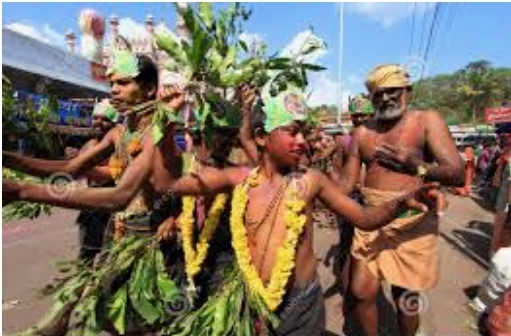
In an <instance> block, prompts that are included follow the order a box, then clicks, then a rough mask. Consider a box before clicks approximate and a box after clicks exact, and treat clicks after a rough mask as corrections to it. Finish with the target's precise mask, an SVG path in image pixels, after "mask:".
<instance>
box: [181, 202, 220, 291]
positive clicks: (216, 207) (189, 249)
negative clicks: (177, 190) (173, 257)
mask: <svg viewBox="0 0 511 336" xmlns="http://www.w3.org/2000/svg"><path fill="white" fill-rule="evenodd" d="M227 197H228V196H227V194H219V195H217V196H216V197H215V200H214V201H213V204H212V205H211V208H210V209H209V211H208V217H207V218H206V219H205V221H204V226H203V228H202V230H201V233H200V235H199V238H198V242H197V245H196V246H195V247H194V246H193V243H192V241H193V231H194V230H193V229H194V227H195V217H194V215H193V213H194V209H195V197H188V196H187V197H183V212H182V213H181V215H180V216H179V218H178V223H179V225H180V227H181V236H182V239H183V250H184V255H185V271H186V275H187V276H188V282H189V283H190V284H193V278H194V276H195V275H196V274H197V273H198V272H199V271H200V268H201V265H202V263H203V262H204V260H205V259H206V256H207V254H208V249H209V241H210V240H211V237H213V234H214V233H215V231H216V228H217V227H218V223H219V222H220V217H221V216H222V213H223V211H224V208H225V203H227Z"/></svg>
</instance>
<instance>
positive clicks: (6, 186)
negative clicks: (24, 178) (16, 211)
mask: <svg viewBox="0 0 511 336" xmlns="http://www.w3.org/2000/svg"><path fill="white" fill-rule="evenodd" d="M21 189H22V185H21V183H19V182H16V181H12V180H6V179H2V207H4V206H6V205H8V204H10V203H13V202H16V201H20V200H21V199H20V191H21Z"/></svg>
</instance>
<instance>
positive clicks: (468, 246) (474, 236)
mask: <svg viewBox="0 0 511 336" xmlns="http://www.w3.org/2000/svg"><path fill="white" fill-rule="evenodd" d="M492 230H493V224H492V223H490V222H483V221H477V220H472V221H470V222H468V224H467V225H466V226H465V227H464V228H462V229H455V230H452V231H451V232H450V233H445V232H440V236H441V237H442V238H443V239H445V240H446V241H447V242H448V243H449V244H451V245H452V246H453V247H454V248H456V249H457V250H458V251H460V252H462V253H463V254H465V255H466V256H467V257H469V258H470V259H472V260H473V261H474V262H476V263H477V264H478V265H479V266H481V267H483V268H485V269H488V267H489V262H488V260H489V250H490V240H491V235H492Z"/></svg>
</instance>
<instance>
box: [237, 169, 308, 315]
mask: <svg viewBox="0 0 511 336" xmlns="http://www.w3.org/2000/svg"><path fill="white" fill-rule="evenodd" d="M257 183H258V172H257V170H255V171H254V172H252V174H251V175H250V176H249V178H248V179H247V181H246V182H245V183H243V184H241V185H239V186H237V187H236V188H235V189H234V193H233V198H232V210H231V232H232V245H233V248H234V251H235V253H236V258H237V261H238V266H239V268H240V270H241V272H242V273H243V275H244V279H245V281H246V282H247V284H248V287H249V288H250V291H251V292H255V293H256V294H258V295H259V296H261V297H262V298H263V300H264V301H265V302H266V304H267V305H268V308H269V309H270V310H275V309H277V307H278V306H279V305H280V303H281V302H282V298H283V296H284V294H285V291H286V286H287V283H288V281H289V277H290V276H291V274H292V272H293V269H294V267H295V255H296V246H297V245H298V238H299V237H300V235H301V234H302V232H303V229H304V226H305V223H306V221H307V218H306V216H305V214H303V210H304V209H305V202H304V201H303V200H300V199H299V196H298V190H297V188H296V186H295V184H294V183H292V184H291V188H292V189H291V195H290V196H291V197H290V198H288V199H286V200H285V201H284V204H285V210H284V219H285V223H286V229H287V232H286V239H285V241H284V243H283V245H282V246H281V247H280V248H279V250H278V251H277V256H276V263H275V266H274V267H273V270H272V273H271V277H270V281H269V282H268V285H267V286H265V285H264V284H263V281H262V280H261V277H260V276H259V274H258V272H257V270H256V268H255V266H254V264H253V263H252V257H251V255H250V251H249V248H248V239H247V231H246V229H245V220H244V215H245V211H246V207H247V203H248V190H249V189H250V188H251V187H253V186H256V185H257Z"/></svg>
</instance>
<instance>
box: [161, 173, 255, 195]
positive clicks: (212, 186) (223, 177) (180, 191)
mask: <svg viewBox="0 0 511 336" xmlns="http://www.w3.org/2000/svg"><path fill="white" fill-rule="evenodd" d="M249 173H250V170H249V169H247V168H239V167H238V168H226V169H216V168H211V167H206V168H203V169H202V170H201V171H200V172H199V173H192V174H190V175H187V176H183V177H181V178H179V179H177V180H175V181H174V182H170V183H166V184H160V185H158V187H157V191H158V192H159V193H160V194H173V195H176V196H184V195H206V194H218V193H221V192H226V191H229V190H231V189H232V188H234V187H235V186H236V185H237V184H239V183H241V182H243V180H244V179H245V178H246V177H247V176H248V174H249Z"/></svg>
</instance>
